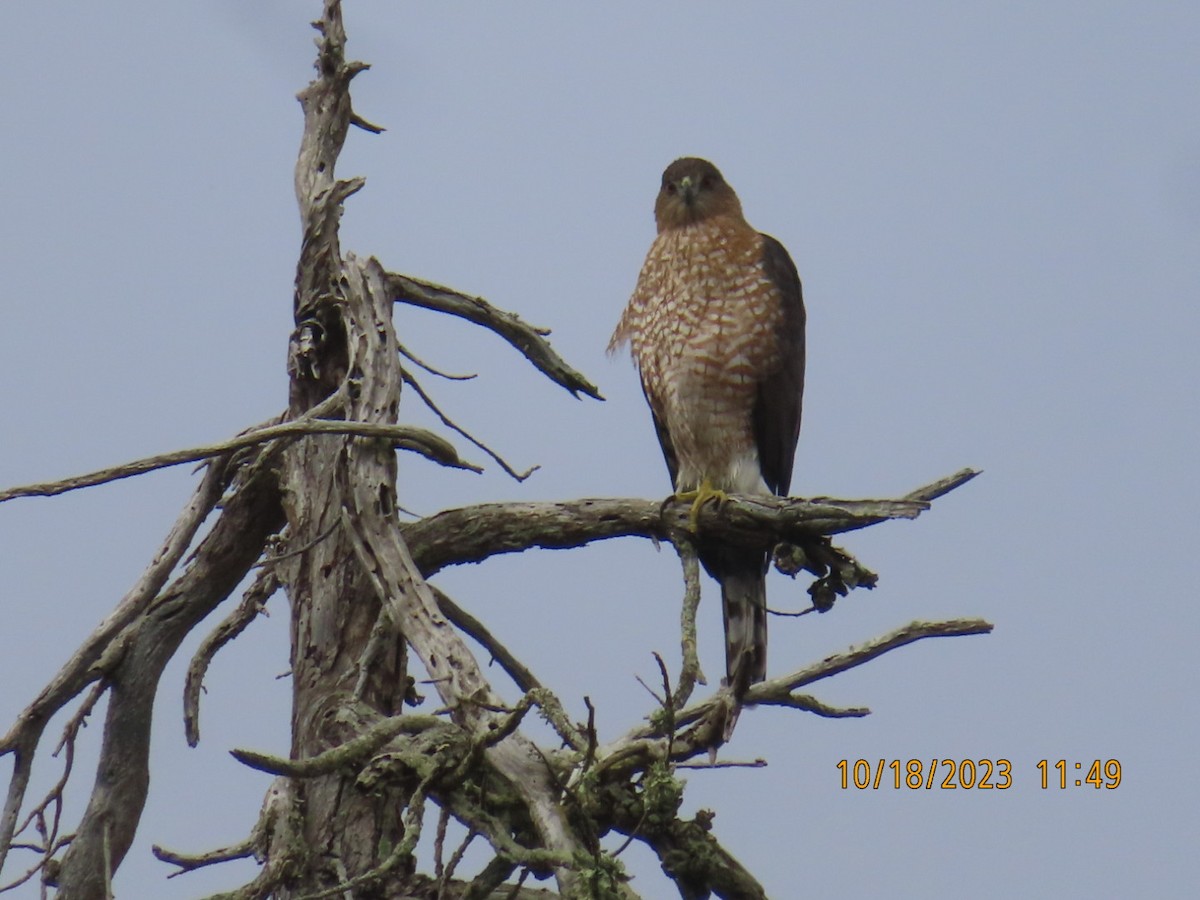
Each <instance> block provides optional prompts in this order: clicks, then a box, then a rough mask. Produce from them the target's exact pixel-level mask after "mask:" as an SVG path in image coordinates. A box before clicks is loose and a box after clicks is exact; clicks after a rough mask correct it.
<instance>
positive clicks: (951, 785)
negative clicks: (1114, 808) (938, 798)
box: [837, 759, 1121, 791]
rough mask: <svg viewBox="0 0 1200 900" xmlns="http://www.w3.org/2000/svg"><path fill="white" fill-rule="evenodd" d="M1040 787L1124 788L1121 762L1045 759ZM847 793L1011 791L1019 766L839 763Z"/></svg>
mask: <svg viewBox="0 0 1200 900" xmlns="http://www.w3.org/2000/svg"><path fill="white" fill-rule="evenodd" d="M1035 768H1036V770H1037V775H1036V778H1037V780H1036V782H1035V783H1036V784H1037V786H1038V787H1039V788H1041V789H1042V790H1050V789H1052V788H1053V789H1058V790H1067V789H1068V788H1093V789H1095V790H1100V789H1102V788H1103V789H1106V790H1110V791H1111V790H1114V789H1116V788H1117V787H1119V786H1120V784H1121V763H1120V761H1119V760H1116V759H1093V760H1088V761H1086V762H1075V761H1073V760H1066V759H1059V760H1049V759H1042V760H1039V761H1038V763H1037V766H1036V767H1035ZM837 770H838V773H839V776H840V779H841V785H840V786H841V788H842V790H849V789H851V788H855V789H857V790H860V791H865V790H876V791H877V790H880V789H881V788H892V789H893V790H900V789H902V788H908V789H909V790H914V791H916V790H926V791H930V790H933V789H935V788H937V789H939V790H998V791H1004V790H1008V789H1009V788H1011V787H1012V786H1013V785H1014V776H1013V765H1012V762H1010V761H1009V760H1007V759H929V760H924V759H909V760H900V759H891V760H888V759H877V760H866V759H856V760H854V761H853V762H852V761H850V760H848V759H841V760H838V763H837Z"/></svg>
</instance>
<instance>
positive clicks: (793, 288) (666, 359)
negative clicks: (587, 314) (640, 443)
mask: <svg viewBox="0 0 1200 900" xmlns="http://www.w3.org/2000/svg"><path fill="white" fill-rule="evenodd" d="M654 219H655V222H656V223H657V225H658V236H657V237H656V238H655V239H654V243H653V244H651V245H650V252H649V253H648V254H647V255H646V261H645V263H644V264H643V265H642V271H641V274H640V275H639V276H638V280H637V287H636V288H635V289H634V292H633V296H631V297H630V298H629V304H628V305H627V306H626V307H625V311H624V312H623V313H622V315H621V319H620V321H619V322H618V324H617V328H616V331H615V332H614V333H613V336H612V340H611V341H610V343H609V352H610V353H612V352H614V351H616V350H617V349H618V348H619V347H620V346H621V345H623V344H624V343H626V342H628V343H629V345H630V349H631V351H632V354H633V359H634V363H635V364H636V366H637V369H638V373H639V375H640V376H641V381H642V390H643V392H644V393H645V395H646V400H647V402H648V403H649V404H650V414H651V416H652V417H653V419H654V428H655V430H656V431H657V432H658V440H659V443H660V444H661V445H662V452H663V456H664V457H666V461H667V469H668V470H669V471H670V473H671V481H672V486H673V488H674V490H675V493H676V496H678V497H682V498H685V499H691V500H693V506H692V522H693V526H694V525H695V522H696V516H697V514H698V513H699V510H700V506H701V504H703V503H704V502H706V501H707V500H710V499H713V498H714V497H715V498H721V497H723V496H724V494H725V493H726V492H729V493H739V494H778V495H786V494H787V490H788V486H789V484H790V483H791V478H792V462H793V459H794V457H795V453H796V441H797V439H798V437H799V435H800V409H801V398H802V395H803V391H804V324H805V313H804V300H803V297H802V295H801V288H800V276H799V274H798V273H797V271H796V264H795V263H794V262H792V258H791V257H790V256H789V255H788V252H787V250H785V249H784V247H783V245H782V244H781V243H779V241H777V240H776V239H775V238H773V237H771V236H769V235H766V234H762V233H760V232H758V231H756V230H755V229H754V228H753V227H751V226H750V225H749V224H748V223H747V222H746V219H745V217H744V216H743V215H742V206H741V203H740V202H739V201H738V197H737V194H735V193H734V191H733V188H731V187H730V186H729V184H728V183H727V182H726V181H725V179H724V178H723V177H722V175H721V173H720V172H719V171H718V170H717V167H716V166H714V165H713V164H712V163H710V162H708V161H707V160H703V159H696V158H694V157H685V158H683V159H677V160H675V161H674V162H673V163H671V164H670V165H669V166H667V169H666V171H665V172H663V176H662V187H661V188H660V189H659V192H658V199H657V200H656V202H655V204H654ZM697 551H698V555H699V557H700V562H701V563H702V564H703V566H704V568H705V570H706V571H707V572H708V573H709V575H711V576H712V577H713V578H715V579H716V580H717V581H718V582H719V583H720V585H721V604H722V611H723V614H724V619H725V674H726V683H727V684H728V685H730V687H732V689H733V692H734V695H735V696H736V697H741V696H742V694H744V693H745V691H746V688H748V687H749V686H750V685H751V684H754V683H755V682H758V681H762V680H763V679H764V678H766V671H767V614H766V574H767V565H768V562H769V556H768V552H767V551H766V550H763V549H747V548H743V547H732V546H727V545H723V544H721V543H720V542H715V541H712V540H703V539H702V540H700V541H699V543H698V546H697Z"/></svg>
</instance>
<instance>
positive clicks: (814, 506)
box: [404, 469, 978, 577]
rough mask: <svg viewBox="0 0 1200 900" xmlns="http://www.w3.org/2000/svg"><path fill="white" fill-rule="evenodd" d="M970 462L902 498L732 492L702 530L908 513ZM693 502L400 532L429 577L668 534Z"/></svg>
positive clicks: (459, 513)
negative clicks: (465, 566) (516, 557)
mask: <svg viewBox="0 0 1200 900" xmlns="http://www.w3.org/2000/svg"><path fill="white" fill-rule="evenodd" d="M976 474H978V473H977V472H975V471H974V470H972V469H963V470H962V471H960V472H958V473H956V474H954V475H951V476H948V477H947V478H942V479H939V480H938V481H936V482H933V484H931V485H927V486H926V487H923V488H919V489H918V490H916V491H913V492H912V493H910V494H908V495H907V496H906V497H904V498H902V499H899V500H834V499H830V498H826V497H822V498H817V499H811V500H804V499H791V498H788V497H747V496H741V495H734V496H731V497H730V498H729V500H728V501H727V502H725V503H722V504H721V505H720V506H719V507H718V506H716V505H715V504H709V505H707V506H704V507H703V508H702V509H701V511H700V518H699V523H700V526H701V530H702V531H704V532H706V533H707V534H709V535H712V536H714V537H718V538H720V539H722V540H724V541H727V542H730V543H746V544H764V543H772V542H775V543H782V542H789V541H803V540H804V539H806V538H811V537H812V536H813V535H815V534H821V535H829V534H839V533H841V532H844V531H854V530H855V529H858V528H866V527H867V526H869V525H874V524H876V523H877V522H882V521H885V520H887V519H902V518H903V519H913V518H916V517H917V516H918V515H920V514H921V513H922V512H923V511H925V510H927V509H929V505H930V500H931V499H932V498H934V497H940V496H942V495H944V494H946V493H948V492H949V491H951V490H953V489H954V488H956V487H958V486H960V485H962V484H965V483H966V482H967V481H969V480H971V479H972V478H974V477H975V475H976ZM690 510H691V505H690V504H689V503H687V502H684V501H679V500H674V499H668V500H667V501H666V502H660V501H657V500H641V499H585V500H574V501H570V502H561V503H485V504H480V505H478V506H469V507H463V508H461V509H451V510H446V511H444V512H440V513H437V514H436V515H432V516H429V517H427V518H424V519H421V520H420V521H419V522H413V523H411V524H408V525H405V526H404V539H405V542H406V543H407V544H408V547H409V550H410V552H411V553H412V555H413V559H414V561H415V562H416V563H417V565H418V567H419V568H420V569H421V571H422V572H423V573H424V574H425V576H426V577H428V576H429V575H432V574H433V573H434V572H437V571H438V570H440V569H442V568H445V567H446V566H450V565H457V564H459V563H468V562H481V561H482V560H484V559H487V558H488V557H490V556H495V555H497V554H500V553H516V552H520V551H523V550H528V549H530V548H531V547H543V548H547V549H562V548H566V547H579V546H582V545H584V544H588V543H590V542H592V541H598V540H605V539H607V538H614V537H628V536H640V537H648V538H653V539H656V540H669V539H670V538H671V536H672V535H677V534H681V533H684V532H686V531H687V530H688V516H689V512H690Z"/></svg>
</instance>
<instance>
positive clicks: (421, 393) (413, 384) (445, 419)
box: [400, 367, 539, 481]
mask: <svg viewBox="0 0 1200 900" xmlns="http://www.w3.org/2000/svg"><path fill="white" fill-rule="evenodd" d="M400 375H401V377H402V378H403V380H404V383H405V384H407V385H408V386H409V387H410V388H412V389H413V390H414V391H416V392H417V396H418V397H420V398H421V402H423V403H424V404H425V405H426V406H427V407H429V411H430V412H432V413H433V414H434V415H435V416H437V417H438V418H439V419H441V421H442V424H443V425H445V426H446V427H447V428H449V429H451V430H453V431H456V432H458V433H459V434H461V435H462V436H463V437H465V438H466V439H467V440H468V441H470V442H471V443H472V444H474V445H475V446H476V447H478V448H479V449H480V450H482V451H483V452H484V453H486V454H487V455H488V456H490V457H491V458H492V459H493V460H495V461H496V464H497V465H498V466H500V468H501V469H503V470H504V472H505V474H507V475H508V476H509V477H510V478H512V479H514V480H515V481H524V480H525V479H526V478H528V477H529V476H530V475H532V474H533V473H534V472H536V471H537V470H538V468H539V466H530V467H529V468H528V469H526V470H525V471H524V472H518V471H517V470H516V469H514V468H513V467H512V466H510V465H509V464H508V462H507V461H506V460H505V459H504V457H502V456H501V455H500V454H499V453H497V452H496V451H495V450H493V449H492V448H491V447H489V446H488V445H487V444H485V443H483V441H481V440H479V438H477V437H475V435H473V434H471V432H469V431H467V430H466V429H465V428H463V427H462V426H460V425H459V424H458V423H456V422H455V421H454V420H453V419H451V418H450V417H449V416H447V415H446V414H445V413H444V412H442V409H441V407H440V406H438V405H437V403H435V402H434V399H433V398H432V397H430V396H429V394H427V393H426V392H425V389H424V388H423V387H421V383H420V382H419V381H417V379H416V378H415V377H414V376H413V374H412V373H411V372H409V371H408V370H407V369H405V368H403V367H401V369H400Z"/></svg>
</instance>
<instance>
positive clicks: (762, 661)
mask: <svg viewBox="0 0 1200 900" xmlns="http://www.w3.org/2000/svg"><path fill="white" fill-rule="evenodd" d="M700 562H701V563H703V564H704V568H705V569H706V570H707V571H708V574H710V575H711V576H712V577H713V578H715V579H716V580H717V581H718V582H720V584H721V610H722V613H723V615H724V618H725V677H726V679H727V681H728V684H729V686H730V687H731V688H733V695H734V697H736V698H737V699H739V700H740V699H741V697H742V695H744V694H745V693H746V689H747V688H749V687H750V685H752V684H756V683H757V682H759V681H762V680H763V679H765V678H766V677H767V555H766V554H765V553H763V551H761V550H746V549H743V548H741V547H715V548H704V549H703V550H702V551H701V553H700Z"/></svg>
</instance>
